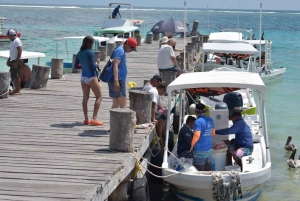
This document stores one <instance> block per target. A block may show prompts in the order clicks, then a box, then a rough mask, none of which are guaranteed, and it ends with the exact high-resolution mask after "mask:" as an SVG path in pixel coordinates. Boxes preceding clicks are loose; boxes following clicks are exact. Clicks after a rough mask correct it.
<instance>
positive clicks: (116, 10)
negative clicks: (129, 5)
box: [111, 5, 122, 18]
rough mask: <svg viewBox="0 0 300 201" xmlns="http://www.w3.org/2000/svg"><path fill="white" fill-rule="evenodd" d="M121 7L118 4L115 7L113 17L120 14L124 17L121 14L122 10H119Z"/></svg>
mask: <svg viewBox="0 0 300 201" xmlns="http://www.w3.org/2000/svg"><path fill="white" fill-rule="evenodd" d="M120 8H121V6H120V5H118V6H117V7H116V8H115V9H114V11H113V12H112V14H111V15H112V18H117V17H118V14H119V16H120V18H122V17H121V14H120V11H119V9H120Z"/></svg>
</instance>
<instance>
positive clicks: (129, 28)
mask: <svg viewBox="0 0 300 201" xmlns="http://www.w3.org/2000/svg"><path fill="white" fill-rule="evenodd" d="M138 29H139V28H138V27H135V26H122V27H110V28H106V29H101V30H97V31H94V34H98V33H110V34H113V33H116V34H119V33H129V32H131V31H136V30H138Z"/></svg>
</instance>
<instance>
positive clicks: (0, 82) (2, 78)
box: [0, 72, 10, 99]
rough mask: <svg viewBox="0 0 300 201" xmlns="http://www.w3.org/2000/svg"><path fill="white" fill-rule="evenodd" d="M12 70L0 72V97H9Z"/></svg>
mask: <svg viewBox="0 0 300 201" xmlns="http://www.w3.org/2000/svg"><path fill="white" fill-rule="evenodd" d="M9 82H10V72H0V99H2V98H8V97H9Z"/></svg>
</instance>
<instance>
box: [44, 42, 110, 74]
mask: <svg viewBox="0 0 300 201" xmlns="http://www.w3.org/2000/svg"><path fill="white" fill-rule="evenodd" d="M85 37H86V36H69V37H60V38H54V41H55V43H56V55H55V56H56V57H55V58H61V59H64V61H63V73H71V72H72V59H73V54H77V52H78V51H79V49H80V46H81V43H82V40H83V39H84V38H85ZM93 38H94V40H95V42H97V43H98V44H99V43H101V42H106V41H108V40H109V38H106V37H98V36H93ZM70 40H72V41H74V40H77V41H79V42H80V43H79V44H80V45H78V47H76V49H75V50H73V51H74V52H73V53H71V55H70V52H69V48H68V41H70ZM59 42H64V46H65V48H66V50H65V51H59ZM96 47H98V46H94V48H96ZM95 50H98V49H95ZM45 65H46V66H50V67H51V61H49V62H46V64H45Z"/></svg>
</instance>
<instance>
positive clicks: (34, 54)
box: [0, 50, 46, 59]
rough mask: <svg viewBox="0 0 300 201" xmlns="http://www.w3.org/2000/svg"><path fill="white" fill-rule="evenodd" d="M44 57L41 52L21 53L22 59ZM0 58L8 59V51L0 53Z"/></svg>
mask: <svg viewBox="0 0 300 201" xmlns="http://www.w3.org/2000/svg"><path fill="white" fill-rule="evenodd" d="M45 56H46V55H45V54H44V53H42V52H29V51H22V58H23V59H32V58H40V57H45ZM0 58H3V59H8V58H9V50H3V51H0Z"/></svg>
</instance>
